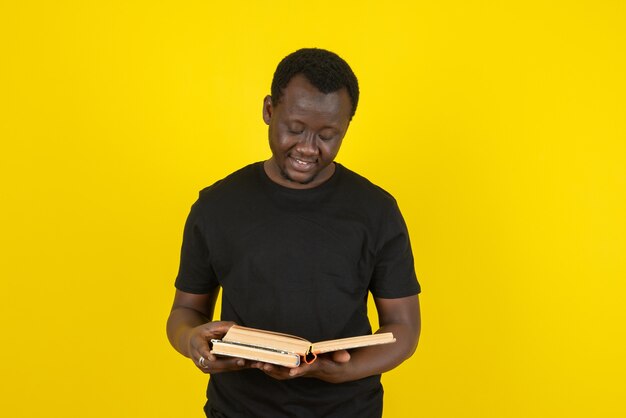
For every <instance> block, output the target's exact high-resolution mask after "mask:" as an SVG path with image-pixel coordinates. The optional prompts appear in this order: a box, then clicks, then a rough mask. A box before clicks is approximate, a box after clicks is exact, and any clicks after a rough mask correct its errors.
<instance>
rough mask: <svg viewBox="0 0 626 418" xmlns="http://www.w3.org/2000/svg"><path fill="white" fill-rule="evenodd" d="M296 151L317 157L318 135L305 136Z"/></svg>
mask: <svg viewBox="0 0 626 418" xmlns="http://www.w3.org/2000/svg"><path fill="white" fill-rule="evenodd" d="M296 150H297V151H298V152H299V153H301V154H303V155H317V154H318V153H319V148H318V146H317V139H316V135H315V134H309V135H305V136H303V138H302V139H300V141H299V142H298V145H296Z"/></svg>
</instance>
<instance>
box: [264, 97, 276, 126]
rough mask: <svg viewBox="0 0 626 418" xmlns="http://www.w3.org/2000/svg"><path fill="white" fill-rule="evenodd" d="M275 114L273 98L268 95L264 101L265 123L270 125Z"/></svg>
mask: <svg viewBox="0 0 626 418" xmlns="http://www.w3.org/2000/svg"><path fill="white" fill-rule="evenodd" d="M273 112H274V107H273V106H272V96H270V95H269V94H268V95H267V96H265V99H263V121H264V122H265V124H266V125H269V124H270V121H271V120H272V113H273Z"/></svg>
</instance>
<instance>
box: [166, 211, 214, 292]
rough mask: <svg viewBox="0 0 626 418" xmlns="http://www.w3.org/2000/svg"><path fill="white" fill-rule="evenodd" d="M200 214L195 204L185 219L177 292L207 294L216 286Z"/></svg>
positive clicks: (176, 284) (176, 283)
mask: <svg viewBox="0 0 626 418" xmlns="http://www.w3.org/2000/svg"><path fill="white" fill-rule="evenodd" d="M201 212H202V210H201V207H200V204H199V202H196V203H195V204H194V205H193V206H192V207H191V211H190V213H189V216H188V217H187V221H186V223H185V229H184V232H183V244H182V248H181V253H180V266H179V269H178V275H177V276H176V282H175V286H176V288H177V289H178V290H181V291H183V292H187V293H195V294H204V293H209V292H210V291H211V290H213V289H214V288H215V287H216V286H218V282H217V278H216V275H215V272H214V271H213V268H212V267H211V263H210V258H209V250H208V245H207V233H206V228H205V227H204V224H203V218H202V216H201Z"/></svg>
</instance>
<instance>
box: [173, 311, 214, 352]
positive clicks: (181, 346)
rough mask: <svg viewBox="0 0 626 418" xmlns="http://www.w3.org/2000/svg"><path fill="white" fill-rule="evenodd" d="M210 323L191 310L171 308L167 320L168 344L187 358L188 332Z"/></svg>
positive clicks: (199, 313) (202, 315)
mask: <svg viewBox="0 0 626 418" xmlns="http://www.w3.org/2000/svg"><path fill="white" fill-rule="evenodd" d="M209 321H210V318H207V317H206V316H205V315H204V314H202V313H201V312H199V311H196V310H194V309H191V308H185V307H177V308H173V309H172V312H170V316H169V318H168V320H167V337H168V339H169V341H170V344H172V346H173V347H174V348H175V349H176V351H178V352H179V353H181V354H182V355H183V356H185V357H189V353H188V350H189V347H188V341H189V338H188V335H187V334H188V332H189V331H190V330H191V329H192V328H194V327H197V326H198V325H202V324H206V323H207V322H209Z"/></svg>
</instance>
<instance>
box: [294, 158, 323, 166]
mask: <svg viewBox="0 0 626 418" xmlns="http://www.w3.org/2000/svg"><path fill="white" fill-rule="evenodd" d="M291 160H292V161H293V162H294V163H295V164H294V165H295V166H296V167H300V168H304V169H307V168H311V167H312V166H313V165H315V163H316V162H317V161H316V160H307V159H301V158H296V157H291Z"/></svg>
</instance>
